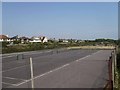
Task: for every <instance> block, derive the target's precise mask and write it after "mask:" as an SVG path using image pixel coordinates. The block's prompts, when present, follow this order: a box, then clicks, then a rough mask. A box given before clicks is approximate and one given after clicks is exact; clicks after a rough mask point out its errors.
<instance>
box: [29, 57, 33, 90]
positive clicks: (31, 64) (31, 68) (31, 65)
mask: <svg viewBox="0 0 120 90" xmlns="http://www.w3.org/2000/svg"><path fill="white" fill-rule="evenodd" d="M30 71H31V85H32V90H34V78H33V63H32V58H31V57H30Z"/></svg>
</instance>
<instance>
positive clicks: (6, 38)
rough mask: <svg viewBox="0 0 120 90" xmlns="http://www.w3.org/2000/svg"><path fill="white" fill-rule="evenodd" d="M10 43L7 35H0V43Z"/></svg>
mask: <svg viewBox="0 0 120 90" xmlns="http://www.w3.org/2000/svg"><path fill="white" fill-rule="evenodd" d="M4 41H6V42H10V41H11V39H10V38H9V37H8V36H7V35H0V42H4Z"/></svg>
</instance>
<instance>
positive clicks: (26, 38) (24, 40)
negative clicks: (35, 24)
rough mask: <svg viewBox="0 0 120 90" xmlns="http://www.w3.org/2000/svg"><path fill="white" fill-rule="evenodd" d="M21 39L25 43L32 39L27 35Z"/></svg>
mask: <svg viewBox="0 0 120 90" xmlns="http://www.w3.org/2000/svg"><path fill="white" fill-rule="evenodd" d="M19 39H20V41H21V43H22V44H24V43H28V42H29V40H30V39H29V38H28V37H25V36H23V37H20V38H19Z"/></svg>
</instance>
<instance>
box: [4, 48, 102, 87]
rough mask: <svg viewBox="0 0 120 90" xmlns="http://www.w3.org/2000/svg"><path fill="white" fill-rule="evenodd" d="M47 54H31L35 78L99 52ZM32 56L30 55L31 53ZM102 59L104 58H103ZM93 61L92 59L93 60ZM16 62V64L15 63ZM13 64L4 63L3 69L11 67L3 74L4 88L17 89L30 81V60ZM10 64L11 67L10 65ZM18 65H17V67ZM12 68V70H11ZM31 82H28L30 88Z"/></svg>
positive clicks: (84, 51)
mask: <svg viewBox="0 0 120 90" xmlns="http://www.w3.org/2000/svg"><path fill="white" fill-rule="evenodd" d="M50 52H51V51H49V52H46V55H45V53H44V55H39V54H40V53H36V54H37V55H35V53H34V54H33V53H31V56H33V57H34V58H33V66H34V77H37V76H39V75H42V74H44V73H46V72H49V71H50V70H54V69H56V68H59V67H61V66H64V65H65V64H67V63H71V62H74V61H75V60H77V59H80V58H84V57H89V56H90V55H92V54H94V53H97V52H99V51H98V50H73V51H72V50H70V51H64V52H57V51H54V53H53V52H52V54H51V53H50ZM29 55H30V53H29ZM101 58H102V57H101ZM91 59H92V58H91ZM13 62H14V63H13ZM13 62H11V63H10V62H4V63H3V67H7V66H9V68H3V73H2V76H3V77H2V87H3V88H9V87H17V85H19V84H20V83H23V82H26V83H27V81H29V80H30V65H29V64H28V63H29V60H27V59H25V60H24V59H23V60H19V61H17V60H16V61H14V60H13ZM8 63H10V65H8ZM15 64H16V65H15ZM11 67H12V68H11ZM29 84H30V82H28V87H30V86H29Z"/></svg>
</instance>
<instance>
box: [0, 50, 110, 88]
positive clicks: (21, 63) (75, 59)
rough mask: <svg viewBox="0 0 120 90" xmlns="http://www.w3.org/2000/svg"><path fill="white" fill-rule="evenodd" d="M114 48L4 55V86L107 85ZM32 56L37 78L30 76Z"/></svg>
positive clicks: (87, 86)
mask: <svg viewBox="0 0 120 90" xmlns="http://www.w3.org/2000/svg"><path fill="white" fill-rule="evenodd" d="M110 55H111V50H99V51H98V50H46V51H41V52H40V51H37V52H29V53H23V54H22V53H20V54H14V55H13V54H12V55H10V54H9V55H4V56H3V58H2V71H1V73H2V87H3V88H31V81H34V88H103V87H104V86H105V84H106V83H107V80H108V61H107V60H108V59H109V56H110ZM29 57H32V60H33V71H34V79H33V80H31V78H30V63H29Z"/></svg>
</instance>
